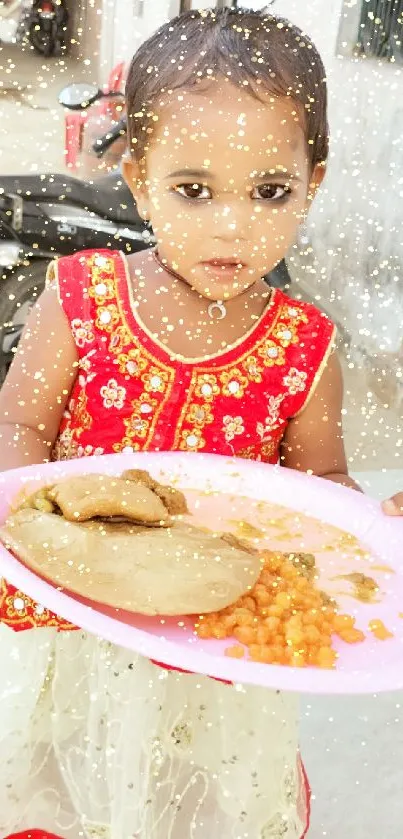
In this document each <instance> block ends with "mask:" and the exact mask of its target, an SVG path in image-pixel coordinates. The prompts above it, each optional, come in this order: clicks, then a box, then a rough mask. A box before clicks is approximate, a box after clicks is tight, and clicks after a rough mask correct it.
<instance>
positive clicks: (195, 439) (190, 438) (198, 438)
mask: <svg viewBox="0 0 403 839" xmlns="http://www.w3.org/2000/svg"><path fill="white" fill-rule="evenodd" d="M205 445H206V441H205V439H204V438H203V437H202V433H201V431H200V429H199V428H193V429H185V430H184V431H182V439H181V442H180V445H179V448H180V449H182V450H185V451H188V452H197V451H199V449H203V448H204V446H205Z"/></svg>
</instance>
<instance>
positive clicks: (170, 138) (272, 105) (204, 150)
mask: <svg viewBox="0 0 403 839" xmlns="http://www.w3.org/2000/svg"><path fill="white" fill-rule="evenodd" d="M156 115H158V119H157V120H156V122H155V123H154V125H155V129H154V131H153V139H152V141H151V147H150V153H151V156H154V155H155V152H156V155H155V156H156V157H157V158H158V159H160V158H161V160H158V161H157V162H159V163H161V162H162V161H163V165H164V167H166V166H168V167H171V168H172V167H173V168H174V169H175V170H176V169H181V168H182V164H183V162H184V161H185V163H186V161H187V160H189V161H196V162H198V160H199V159H201V160H202V162H203V166H204V167H205V168H208V169H210V170H215V169H217V168H218V167H219V168H220V169H221V170H224V169H226V170H230V169H231V170H234V169H238V173H239V174H241V172H242V175H245V173H246V172H248V173H249V172H252V170H263V169H266V164H267V163H269V164H270V166H274V167H278V168H280V169H281V168H282V167H284V168H285V169H286V170H288V171H294V172H296V171H297V170H299V171H301V169H302V167H304V166H305V162H306V156H307V155H306V153H307V143H306V136H305V129H304V126H303V124H302V122H301V114H300V113H299V112H298V109H297V107H296V106H295V104H294V103H293V102H292V100H291V99H287V98H286V97H281V98H280V97H274V96H265V97H262V101H260V100H259V99H258V98H257V97H254V96H252V95H251V94H250V93H246V92H244V91H243V90H239V89H236V88H235V87H233V86H232V85H231V86H229V85H228V86H226V87H225V90H222V89H219V88H218V87H217V86H216V87H213V86H212V87H211V88H209V89H207V90H205V91H201V92H198V91H197V92H196V91H192V90H190V91H186V90H183V91H182V90H178V91H174V92H172V93H170V94H169V95H167V96H165V97H164V96H162V97H161V99H160V101H159V109H158V112H156ZM153 152H154V155H153ZM206 160H207V161H208V164H207V163H206V162H205V161H206ZM186 165H189V166H190V165H191V164H190V163H186ZM191 168H193V166H191Z"/></svg>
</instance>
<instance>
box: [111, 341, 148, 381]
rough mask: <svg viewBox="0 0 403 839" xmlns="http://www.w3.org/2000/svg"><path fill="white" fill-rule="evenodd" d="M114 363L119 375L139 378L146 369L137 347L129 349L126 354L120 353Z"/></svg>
mask: <svg viewBox="0 0 403 839" xmlns="http://www.w3.org/2000/svg"><path fill="white" fill-rule="evenodd" d="M116 362H117V365H118V368H119V372H120V373H123V374H124V375H128V376H133V377H137V376H139V375H140V373H142V372H143V371H144V370H145V369H146V368H147V362H146V360H145V358H143V357H142V354H141V351H140V349H139V348H138V347H135V348H134V349H130V350H129V352H128V353H120V354H119V355H118V357H117V359H116Z"/></svg>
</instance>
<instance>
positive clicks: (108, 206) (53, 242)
mask: <svg viewBox="0 0 403 839" xmlns="http://www.w3.org/2000/svg"><path fill="white" fill-rule="evenodd" d="M84 87H85V89H84ZM72 88H75V90H73V89H72ZM77 88H80V90H79V91H78V90H77ZM104 95H105V94H104V93H103V92H102V91H99V90H98V89H90V86H88V85H87V86H82V85H70V86H69V88H67V89H66V90H64V91H62V93H61V94H60V97H59V101H60V102H61V103H62V104H63V105H64V106H65V107H70V108H73V109H74V108H75V109H77V108H78V107H82V106H83V105H85V107H88V105H89V104H90V103H91V102H92V101H96V100H95V99H94V98H92V97H96V98H100V97H101V96H104ZM78 100H79V101H78ZM67 103H70V104H67ZM126 128H127V126H126V120H125V118H123V119H121V120H119V121H118V122H117V123H116V124H115V125H114V126H112V127H111V129H110V131H108V133H107V134H106V135H104V136H103V137H101V138H99V139H98V140H96V141H95V143H94V151H95V153H96V154H97V155H99V156H102V154H104V153H105V151H106V150H107V149H108V148H109V146H110V145H111V144H112V143H113V142H115V140H116V139H117V137H119V136H121V134H122V132H123V133H124V132H125V131H126ZM153 244H155V240H154V237H153V233H152V230H151V228H150V227H149V225H147V224H146V223H145V222H144V221H143V220H142V219H141V218H140V216H139V214H138V212H137V209H136V206H135V203H134V201H133V196H132V194H131V192H130V190H129V188H128V187H127V186H126V184H125V182H124V180H123V179H122V176H121V174H120V172H119V171H116V172H113V173H111V174H109V175H107V176H105V177H103V178H100V179H99V180H97V181H96V183H91V182H86V181H81V180H79V179H77V178H73V177H70V176H68V175H57V174H48V175H21V176H20V175H18V176H12V175H7V176H3V177H0V271H1V274H2V276H1V279H0V386H1V384H2V383H3V381H4V379H5V376H6V374H7V371H8V369H9V367H10V364H11V362H12V360H13V358H14V354H15V352H16V349H17V345H18V342H19V339H20V337H21V333H22V330H23V327H24V323H25V320H26V317H27V315H28V313H29V311H30V309H31V308H32V306H33V305H34V303H35V301H36V300H37V299H38V297H39V296H40V294H41V293H42V291H43V289H44V287H45V277H46V270H47V266H48V264H49V262H50V261H51V260H52V259H54V258H55V257H57V256H63V255H68V254H71V253H75V252H76V251H80V250H87V249H91V248H94V249H97V248H113V249H118V250H122V251H123V252H125V253H127V254H129V253H134V252H136V251H140V250H144V249H146V248H149V247H151V246H152V245H153ZM265 279H266V281H267V282H268V283H269V284H270V285H271V286H274V287H276V288H282V289H284V288H288V287H289V285H290V282H291V280H290V276H289V274H288V270H287V266H286V263H285V261H284V260H282V261H281V262H280V263H279V264H278V265H277V266H276V267H275V268H274V269H273V271H272V272H271V273H270V274H268V275H267V277H265Z"/></svg>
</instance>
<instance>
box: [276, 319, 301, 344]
mask: <svg viewBox="0 0 403 839" xmlns="http://www.w3.org/2000/svg"><path fill="white" fill-rule="evenodd" d="M273 334H274V337H275V338H277V340H278V341H279V343H280V344H281V346H282V347H289V346H290V344H298V342H299V338H298V333H297V329H296V327H295V326H293V324H292V323H284V322H281V321H280V322H279V323H278V324H277V326H276V328H275V330H274V333H273Z"/></svg>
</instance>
